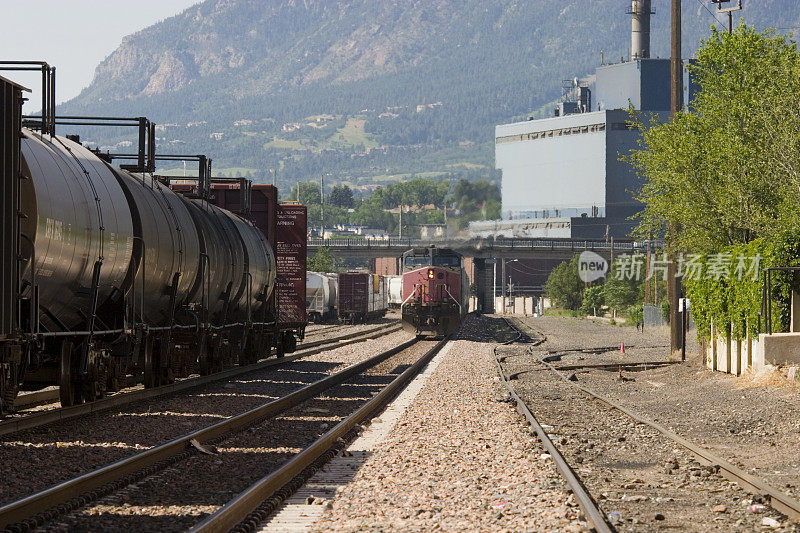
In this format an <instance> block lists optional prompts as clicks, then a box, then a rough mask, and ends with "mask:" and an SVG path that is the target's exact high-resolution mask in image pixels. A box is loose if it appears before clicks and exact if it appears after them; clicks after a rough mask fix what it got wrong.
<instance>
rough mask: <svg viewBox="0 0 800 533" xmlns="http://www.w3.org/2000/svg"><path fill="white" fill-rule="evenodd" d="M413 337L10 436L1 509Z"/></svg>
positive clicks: (1, 477)
mask: <svg viewBox="0 0 800 533" xmlns="http://www.w3.org/2000/svg"><path fill="white" fill-rule="evenodd" d="M408 338H409V336H408V335H407V334H405V333H402V332H397V333H393V334H390V335H386V336H383V337H380V338H378V339H374V340H371V341H366V342H361V343H356V344H352V345H349V346H344V347H341V348H339V349H335V350H329V351H326V352H323V353H320V354H317V355H313V356H310V357H308V358H306V359H303V360H298V361H293V362H291V363H289V364H287V365H286V366H281V367H277V368H276V367H273V368H271V369H264V370H259V371H255V372H252V373H249V374H245V375H240V376H237V377H234V378H232V379H231V380H229V381H220V382H215V383H211V384H208V385H205V386H203V387H201V388H197V389H191V390H187V391H183V392H180V393H177V394H175V395H171V396H163V397H158V398H154V399H152V400H148V401H143V402H137V403H135V404H130V405H127V406H123V407H121V408H117V409H112V410H107V411H103V412H100V413H96V414H91V415H87V416H84V417H80V418H75V419H72V420H66V421H64V422H59V423H55V424H50V425H48V426H45V427H42V428H37V429H34V430H30V431H25V432H21V433H16V434H13V435H7V436H5V437H3V439H2V440H1V441H0V458H2V460H0V503H5V502H9V501H12V500H15V499H18V498H20V497H22V496H25V495H27V494H30V493H32V492H36V491H38V490H42V489H44V488H47V487H48V486H50V485H52V484H54V483H57V482H59V481H64V480H66V479H69V478H71V477H74V476H77V475H79V474H81V473H84V472H87V471H90V470H93V469H95V468H98V467H100V466H103V465H105V464H108V463H110V462H113V461H116V460H119V459H122V458H124V457H127V456H129V455H132V454H134V453H137V451H139V450H141V449H145V448H149V447H151V446H154V445H157V444H160V443H162V442H165V441H167V440H169V439H172V438H175V437H178V436H180V435H184V434H186V433H190V432H191V431H194V430H197V429H200V428H202V427H205V426H207V425H210V424H213V423H216V422H218V421H220V420H222V419H224V418H226V417H229V416H233V415H236V414H238V413H241V412H243V411H246V410H248V409H252V408H254V407H257V406H258V405H261V404H263V403H266V402H269V401H271V400H273V399H276V398H278V397H279V396H282V395H285V394H287V393H289V392H291V391H293V390H296V389H297V388H300V387H302V386H303V385H305V384H308V383H310V382H312V381H315V380H318V379H321V378H322V377H324V376H325V375H328V374H330V373H333V372H335V371H337V370H340V369H342V368H343V367H344V366H347V365H350V364H353V363H355V362H358V361H362V360H364V359H365V358H367V357H370V356H373V355H375V354H377V353H379V352H380V351H383V350H386V349H388V348H390V347H391V346H394V345H395V344H397V343H400V342H402V341H403V340H406V339H408Z"/></svg>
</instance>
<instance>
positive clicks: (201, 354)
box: [197, 333, 211, 376]
mask: <svg viewBox="0 0 800 533" xmlns="http://www.w3.org/2000/svg"><path fill="white" fill-rule="evenodd" d="M209 348H210V346H209V342H208V336H207V335H206V334H205V333H201V334H200V338H199V339H198V341H197V366H198V372H199V373H200V375H201V376H207V375H209V374H210V373H211V353H210V352H209Z"/></svg>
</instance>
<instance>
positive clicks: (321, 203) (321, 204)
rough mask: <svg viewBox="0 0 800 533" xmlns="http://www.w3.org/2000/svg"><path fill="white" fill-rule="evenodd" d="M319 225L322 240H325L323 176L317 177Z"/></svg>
mask: <svg viewBox="0 0 800 533" xmlns="http://www.w3.org/2000/svg"><path fill="white" fill-rule="evenodd" d="M319 225H320V230H321V232H322V238H323V239H324V238H325V175H324V174H323V175H321V176H320V177H319Z"/></svg>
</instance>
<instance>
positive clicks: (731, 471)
mask: <svg viewBox="0 0 800 533" xmlns="http://www.w3.org/2000/svg"><path fill="white" fill-rule="evenodd" d="M514 322H516V321H514ZM546 359H547V357H543V358H541V359H540V361H541V363H542V364H544V365H547V367H548V368H549V369H550V370H552V371H553V372H555V373H556V375H557V376H558V377H559V378H561V380H562V381H564V382H566V383H568V384H569V385H572V386H573V387H575V388H577V389H578V390H580V391H582V392H583V393H584V394H587V395H589V396H591V397H593V398H596V399H598V400H600V401H601V402H603V403H605V404H607V405H608V406H610V407H612V408H614V409H616V410H618V411H620V412H622V413H624V414H626V415H627V416H629V417H630V418H632V419H634V420H636V421H637V422H641V423H642V424H646V425H648V426H650V427H651V428H653V429H655V430H656V431H658V432H659V433H661V434H662V435H664V436H665V437H667V438H669V439H670V440H672V441H673V442H675V443H677V444H680V445H681V446H683V447H684V448H686V449H687V450H689V451H690V452H691V453H692V454H693V455H694V456H695V457H697V458H698V459H699V461H700V462H701V463H704V464H706V465H716V466H719V469H720V470H719V472H720V473H721V474H722V475H723V476H725V477H726V478H728V479H729V480H731V481H734V482H736V483H737V484H738V485H739V486H740V487H742V488H743V489H744V490H746V491H749V492H751V493H752V494H767V495H769V497H770V505H771V506H772V507H773V508H775V509H777V510H778V511H780V512H782V513H783V514H785V515H787V516H791V517H793V518H795V519H797V518H800V501H798V500H796V499H794V498H792V497H791V496H789V495H787V494H785V493H783V492H781V491H780V490H779V489H777V488H775V487H773V486H772V485H769V484H768V483H767V482H766V481H764V480H763V479H760V478H758V477H756V476H753V475H751V474H748V473H747V472H745V471H743V470H742V469H740V468H737V467H736V466H734V465H732V464H731V463H730V462H728V461H726V460H725V459H723V458H722V457H719V456H718V455H716V454H714V453H713V452H711V451H710V450H707V449H705V448H702V447H700V446H697V445H696V444H694V443H693V442H691V441H689V440H687V439H685V438H683V437H681V436H680V435H678V434H677V433H675V432H674V431H671V430H669V429H667V428H665V427H664V426H662V425H661V424H659V423H657V422H655V421H653V420H650V419H649V418H647V417H645V416H642V415H640V414H638V413H635V412H633V411H632V410H631V409H628V408H627V407H624V406H623V405H621V404H619V403H617V402H615V401H614V400H612V399H610V398H607V397H605V396H603V395H601V394H598V393H596V392H594V391H593V390H591V389H589V388H588V387H584V386H583V385H579V384H578V383H576V382H574V381H570V380H569V379H568V378H567V376H565V375H564V374H562V373H561V372H560V371H559V370H560V369H564V368H565V367H556V366H554V365H553V364H551V363H550V362H549V361H547V360H546ZM497 364H498V367H499V361H498V363H497ZM501 376H503V379H505V376H504V375H503V373H502V370H501ZM506 386H507V387H508V388H509V392H511V389H510V386H509V385H508V384H507V385H506ZM511 394H512V397H513V396H514V393H513V392H511ZM517 405H518V408H519V402H518V403H517ZM537 433H538V431H537ZM540 436H541V435H540ZM587 516H588V515H587Z"/></svg>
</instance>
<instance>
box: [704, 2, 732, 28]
mask: <svg viewBox="0 0 800 533" xmlns="http://www.w3.org/2000/svg"><path fill="white" fill-rule="evenodd" d="M697 3H698V4H700V5H701V6H703V9H705V10H706V11H707V12H708V14H709V15H711V17H712V18H713V19H714V22H716V23H717V24H719V25H720V27H721V28H722V29H723V30H727V29H728V28H726V27H725V25H724V24H722V23H721V22H720V21H719V19H718V18H717V16H716V15H715V14H714V12H713V11H711V10H710V9H708V6H707V5H705V4H704V3H703V1H702V0H697Z"/></svg>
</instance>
